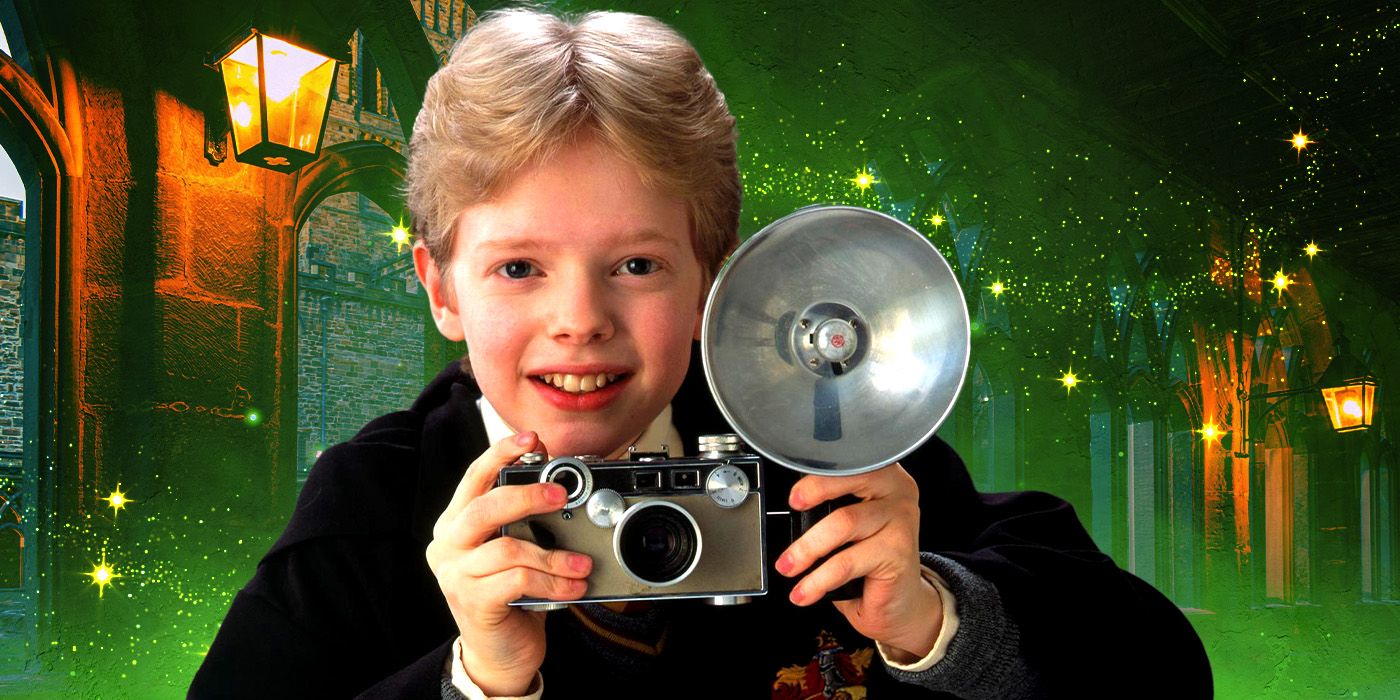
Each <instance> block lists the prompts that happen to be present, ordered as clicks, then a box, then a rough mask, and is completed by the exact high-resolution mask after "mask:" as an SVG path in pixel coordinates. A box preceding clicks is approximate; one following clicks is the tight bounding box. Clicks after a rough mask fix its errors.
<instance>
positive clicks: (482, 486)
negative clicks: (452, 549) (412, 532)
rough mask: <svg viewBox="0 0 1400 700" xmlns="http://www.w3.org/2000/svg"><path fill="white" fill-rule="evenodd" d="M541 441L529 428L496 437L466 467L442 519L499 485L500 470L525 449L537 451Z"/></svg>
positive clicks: (512, 461) (455, 513)
mask: <svg viewBox="0 0 1400 700" xmlns="http://www.w3.org/2000/svg"><path fill="white" fill-rule="evenodd" d="M538 442H539V436H537V435H536V434H535V433H534V432H533V431H529V430H527V431H525V432H522V433H517V434H515V435H512V436H510V437H508V438H504V439H501V440H497V441H496V442H495V443H494V444H492V445H491V446H490V447H488V448H486V451H485V452H483V453H481V456H480V457H477V458H476V460H475V461H473V462H472V463H471V465H470V466H468V467H467V471H466V473H464V474H462V479H461V480H460V481H458V482H457V489H456V490H455V491H453V493H452V500H450V501H448V503H447V508H445V509H443V511H442V516H441V518H439V520H443V519H451V518H453V517H455V516H456V515H457V514H458V513H460V512H462V509H463V508H466V507H467V503H469V502H471V500H472V499H473V498H476V497H477V496H480V495H481V494H483V493H486V492H487V491H488V490H490V488H491V487H492V486H494V485H495V484H496V477H497V475H499V474H500V471H501V469H502V468H504V467H505V466H506V465H508V464H512V463H514V462H515V461H516V460H517V459H520V456H521V455H523V454H525V453H526V452H532V451H536V450H535V449H534V448H535V445H536V443H538Z"/></svg>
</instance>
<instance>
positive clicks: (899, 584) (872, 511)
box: [777, 463, 943, 662]
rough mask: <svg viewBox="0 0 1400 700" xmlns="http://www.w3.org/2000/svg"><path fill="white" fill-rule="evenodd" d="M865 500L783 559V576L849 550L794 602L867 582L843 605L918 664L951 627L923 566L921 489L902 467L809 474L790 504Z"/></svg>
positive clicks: (827, 521)
mask: <svg viewBox="0 0 1400 700" xmlns="http://www.w3.org/2000/svg"><path fill="white" fill-rule="evenodd" d="M846 494H852V495H855V496H858V497H860V498H862V499H864V500H863V501H862V502H860V503H856V504H854V505H849V506H846V507H844V508H839V509H837V510H834V511H832V512H831V514H830V515H828V516H826V517H825V518H822V519H821V520H820V521H819V522H818V523H817V524H816V525H814V526H813V527H812V529H810V530H808V531H807V533H806V534H805V535H803V536H802V537H800V538H798V539H797V541H796V542H793V543H792V546H790V547H788V548H787V551H785V552H783V554H782V556H780V557H778V562H777V569H778V573H780V574H783V575H784V576H796V575H798V574H801V573H802V572H804V571H806V570H807V568H808V567H810V566H811V565H812V563H813V562H815V561H817V560H818V559H820V558H822V557H823V556H826V555H827V554H829V553H831V552H832V551H834V550H836V549H838V548H840V547H841V546H842V545H845V544H847V543H851V546H849V547H846V548H845V549H843V550H841V551H840V552H837V553H836V554H835V555H834V556H832V557H831V558H830V559H829V560H827V561H826V562H825V563H824V564H822V565H821V566H819V567H817V568H816V569H814V570H813V571H812V572H811V573H809V574H807V576H805V577H804V578H803V579H802V580H801V581H799V582H798V583H797V585H796V586H795V587H794V588H793V590H792V595H791V599H792V602H793V603H795V604H797V605H802V606H806V605H811V604H812V603H815V602H817V601H819V600H821V598H822V596H823V595H825V594H826V593H827V592H828V591H830V590H832V589H834V588H836V587H837V586H840V585H841V584H843V583H845V582H847V581H850V580H852V579H855V578H859V577H862V576H864V577H865V588H864V592H863V594H862V595H861V597H859V598H856V599H853V600H842V601H836V602H835V605H836V609H837V610H839V611H840V612H841V614H842V615H845V616H846V619H847V620H848V621H850V623H851V626H852V627H854V628H855V629H856V631H857V632H860V633H861V634H863V635H865V636H866V637H869V638H871V639H874V640H876V641H878V642H880V643H882V644H884V645H885V646H887V647H893V648H894V649H897V650H900V651H903V652H905V653H906V654H908V655H909V657H908V658H899V659H895V660H897V661H901V662H911V661H915V660H918V659H921V658H923V657H925V656H927V655H928V653H929V652H930V651H931V650H932V649H933V644H934V641H935V640H937V638H938V631H939V629H941V628H942V626H943V600H942V599H941V598H940V597H939V595H938V591H937V590H935V589H934V588H933V586H932V585H931V584H929V582H928V581H925V580H924V577H923V569H922V565H921V564H920V561H919V487H918V484H916V483H915V482H914V479H913V478H912V477H910V476H909V473H908V472H906V471H904V467H902V466H900V465H899V464H898V463H896V464H892V465H890V466H888V467H885V468H883V469H877V470H875V471H873V472H866V473H864V474H857V475H854V476H815V475H808V476H804V477H802V478H801V479H799V480H798V482H797V483H796V484H794V485H793V487H792V491H791V493H790V494H789V496H788V505H790V506H791V507H792V508H793V509H794V510H807V509H809V508H811V507H813V506H815V505H817V504H820V503H823V502H825V501H829V500H831V499H833V498H836V497H838V496H844V495H846Z"/></svg>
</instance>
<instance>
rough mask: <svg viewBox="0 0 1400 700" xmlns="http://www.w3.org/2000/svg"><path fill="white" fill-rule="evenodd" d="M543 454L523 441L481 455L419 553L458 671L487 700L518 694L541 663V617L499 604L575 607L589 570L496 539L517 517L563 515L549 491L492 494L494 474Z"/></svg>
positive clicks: (528, 436)
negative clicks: (449, 622)
mask: <svg viewBox="0 0 1400 700" xmlns="http://www.w3.org/2000/svg"><path fill="white" fill-rule="evenodd" d="M545 451H546V450H545V447H544V445H543V444H542V443H541V442H540V441H539V437H538V436H536V435H535V433H533V432H529V431H526V432H523V433H520V434H518V435H515V436H513V437H509V438H506V439H504V440H501V441H500V442H497V443H496V444H494V445H492V446H491V447H490V448H488V449H487V450H486V452H484V453H482V455H481V456H480V457H478V458H477V459H476V461H475V462H472V464H471V466H470V467H468V468H467V473H466V474H465V475H463V476H462V481H461V483H459V484H457V491H456V493H454V494H453V495H452V502H451V503H449V504H448V505H447V509H446V510H444V511H443V512H442V515H441V516H439V517H438V520H437V524H436V525H434V526H433V541H432V542H430V543H429V544H428V551H427V555H428V566H429V567H430V568H431V569H432V570H433V575H434V576H436V577H437V581H438V587H439V588H441V589H442V593H443V596H444V597H445V598H446V599H447V605H448V607H449V608H451V610H452V617H453V618H455V619H456V621H457V629H458V631H459V632H460V633H461V635H462V657H463V658H462V661H463V664H464V666H465V667H466V669H467V674H468V675H469V676H471V679H472V681H473V682H474V683H476V684H477V686H478V687H480V688H481V690H482V691H483V692H485V693H486V695H488V696H495V695H524V694H526V692H527V691H528V689H529V686H530V684H531V682H533V681H534V679H535V672H536V671H538V670H539V667H540V665H541V664H543V663H544V649H545V639H544V613H540V612H527V611H525V610H522V609H520V608H518V607H511V606H510V605H508V603H510V602H512V601H515V600H518V599H519V598H521V597H524V596H530V597H534V598H547V599H549V600H558V601H568V600H576V599H578V598H579V597H580V596H582V595H583V593H584V591H585V590H586V589H587V582H586V581H585V580H584V579H585V578H586V577H587V576H588V573H589V571H590V570H591V569H592V567H593V561H592V559H590V558H589V557H587V556H585V555H583V554H578V553H575V552H566V551H562V550H546V549H543V548H541V547H539V546H537V545H535V544H534V543H532V542H526V541H524V540H520V539H516V538H514V537H498V536H497V535H498V534H499V533H500V530H501V528H502V527H504V526H506V525H509V524H510V523H513V522H516V521H518V520H521V519H523V518H525V517H526V516H529V515H534V514H536V513H550V512H553V511H557V510H560V509H562V508H563V506H564V502H565V500H566V498H565V494H564V488H563V487H562V486H560V485H558V484H529V485H524V486H500V487H497V486H496V476H497V474H498V473H499V472H500V471H501V468H502V467H504V466H506V465H508V464H511V463H513V462H515V461H516V460H517V459H519V458H520V456H521V455H523V454H525V453H526V452H545Z"/></svg>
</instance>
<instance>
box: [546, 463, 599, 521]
mask: <svg viewBox="0 0 1400 700" xmlns="http://www.w3.org/2000/svg"><path fill="white" fill-rule="evenodd" d="M540 483H541V484H549V483H555V484H559V485H560V486H563V487H564V494H565V496H566V497H567V498H568V502H567V503H565V504H564V509H565V510H571V509H573V508H577V507H579V506H581V505H583V504H584V502H585V501H587V500H588V496H589V494H591V493H593V472H592V471H591V470H589V468H588V465H586V464H584V463H583V460H581V459H579V458H577V457H560V458H558V459H555V460H553V461H551V462H550V463H549V464H546V465H545V466H544V469H541V470H540Z"/></svg>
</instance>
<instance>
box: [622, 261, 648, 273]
mask: <svg viewBox="0 0 1400 700" xmlns="http://www.w3.org/2000/svg"><path fill="white" fill-rule="evenodd" d="M622 269H623V270H624V271H626V273H627V274H629V275H649V274H651V273H653V272H656V261H655V260H651V259H649V258H630V259H628V260H627V262H625V263H622Z"/></svg>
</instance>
